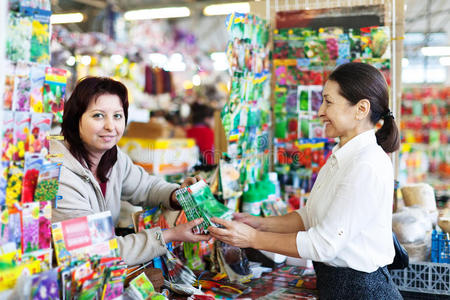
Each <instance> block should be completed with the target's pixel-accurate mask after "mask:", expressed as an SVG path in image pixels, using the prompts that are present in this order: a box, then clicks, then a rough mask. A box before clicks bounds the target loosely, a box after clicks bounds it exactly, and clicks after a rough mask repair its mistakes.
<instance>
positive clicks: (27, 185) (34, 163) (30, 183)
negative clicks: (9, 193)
mask: <svg viewBox="0 0 450 300" xmlns="http://www.w3.org/2000/svg"><path fill="white" fill-rule="evenodd" d="M42 163H43V157H42V156H39V155H33V154H30V153H26V154H25V168H24V176H23V187H22V203H28V202H33V200H34V192H35V189H36V184H37V180H38V177H39V170H40V169H41V166H42Z"/></svg>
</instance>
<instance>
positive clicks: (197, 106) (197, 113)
mask: <svg viewBox="0 0 450 300" xmlns="http://www.w3.org/2000/svg"><path fill="white" fill-rule="evenodd" d="M191 114H192V123H194V124H200V123H203V122H205V119H206V118H211V117H213V116H214V109H213V108H212V107H211V106H208V105H205V104H201V103H197V102H195V103H193V104H192V106H191Z"/></svg>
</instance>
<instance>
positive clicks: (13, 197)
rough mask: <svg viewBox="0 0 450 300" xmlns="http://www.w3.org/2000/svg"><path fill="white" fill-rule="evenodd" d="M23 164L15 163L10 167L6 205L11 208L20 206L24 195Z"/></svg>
mask: <svg viewBox="0 0 450 300" xmlns="http://www.w3.org/2000/svg"><path fill="white" fill-rule="evenodd" d="M22 180H23V163H21V162H20V161H15V162H13V163H11V164H10V166H9V174H8V182H7V184H6V196H5V204H6V206H8V207H9V208H12V207H15V206H18V205H19V204H20V200H21V194H22Z"/></svg>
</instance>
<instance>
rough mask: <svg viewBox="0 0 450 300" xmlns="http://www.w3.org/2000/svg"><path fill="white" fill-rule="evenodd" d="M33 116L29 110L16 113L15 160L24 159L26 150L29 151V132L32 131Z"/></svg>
mask: <svg viewBox="0 0 450 300" xmlns="http://www.w3.org/2000/svg"><path fill="white" fill-rule="evenodd" d="M30 121H31V116H30V113H28V112H19V111H17V112H15V113H14V141H13V143H14V146H15V147H16V149H15V150H16V151H15V152H14V154H13V159H14V160H23V159H24V157H25V152H26V151H28V144H27V141H28V134H29V133H30Z"/></svg>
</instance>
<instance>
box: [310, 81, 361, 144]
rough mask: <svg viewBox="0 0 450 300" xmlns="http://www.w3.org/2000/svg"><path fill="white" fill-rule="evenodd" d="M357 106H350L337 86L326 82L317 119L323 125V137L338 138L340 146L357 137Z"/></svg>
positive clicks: (334, 83)
mask: <svg viewBox="0 0 450 300" xmlns="http://www.w3.org/2000/svg"><path fill="white" fill-rule="evenodd" d="M357 111H358V104H356V105H352V104H351V103H350V102H349V101H348V100H347V99H345V98H344V97H343V96H342V95H341V94H339V84H338V83H337V82H336V81H332V80H328V81H327V82H326V84H325V87H324V89H323V102H322V105H321V106H320V109H319V118H320V120H321V121H322V122H323V123H324V125H325V136H326V137H328V138H336V137H339V138H340V144H341V146H342V145H343V144H345V143H346V142H347V141H349V140H350V139H351V138H353V137H354V136H356V135H358V132H359V130H358V126H359V122H358V119H357Z"/></svg>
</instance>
